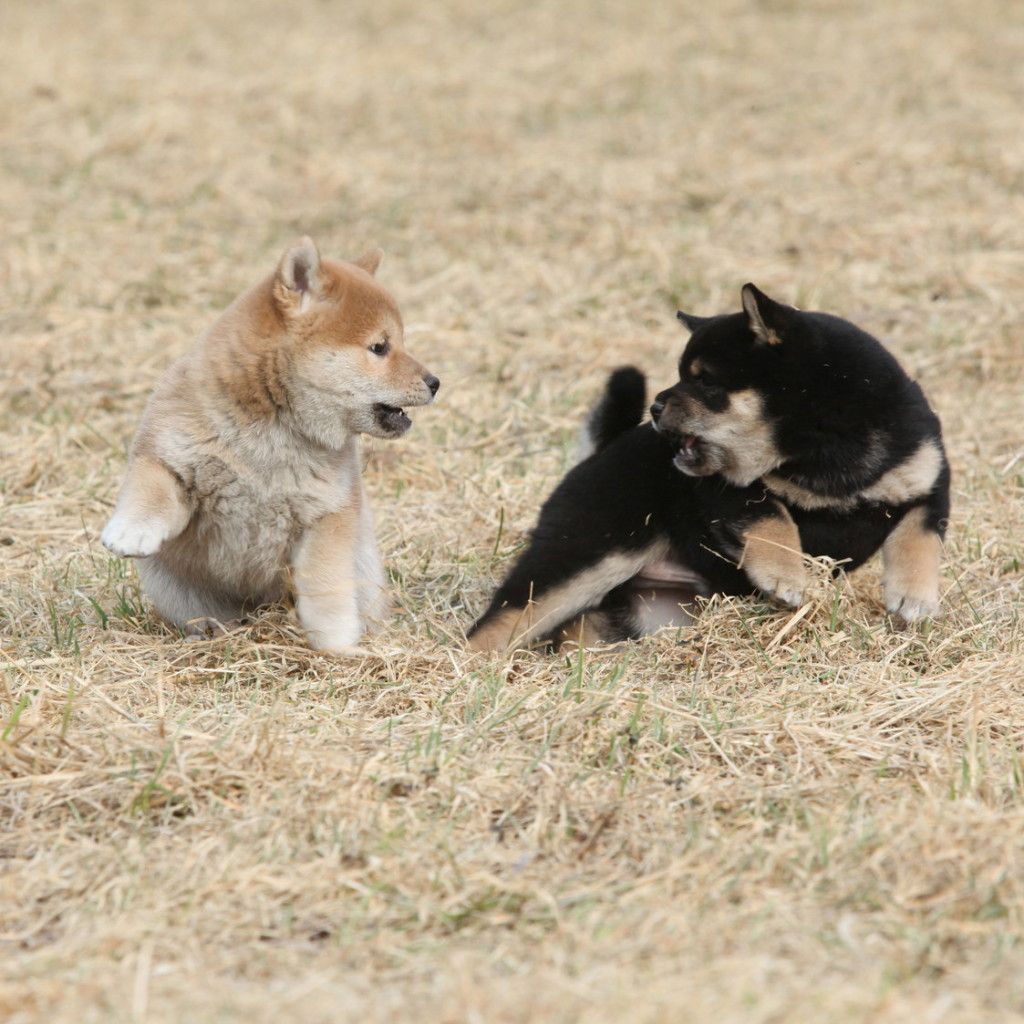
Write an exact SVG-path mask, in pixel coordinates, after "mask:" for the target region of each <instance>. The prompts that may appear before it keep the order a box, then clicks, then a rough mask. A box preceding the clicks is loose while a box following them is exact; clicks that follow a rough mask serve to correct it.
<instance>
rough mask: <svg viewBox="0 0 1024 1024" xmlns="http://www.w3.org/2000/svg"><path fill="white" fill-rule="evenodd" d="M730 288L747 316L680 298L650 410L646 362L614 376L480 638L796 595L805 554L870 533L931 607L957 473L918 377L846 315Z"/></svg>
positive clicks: (911, 593)
mask: <svg viewBox="0 0 1024 1024" xmlns="http://www.w3.org/2000/svg"><path fill="white" fill-rule="evenodd" d="M741 298H742V307H743V311H742V312H740V313H733V314H729V315H723V316H714V317H706V318H705V317H695V316H691V315H689V314H686V313H680V314H679V319H680V320H681V321H682V323H683V324H684V325H685V326H686V327H687V328H688V329H689V330H690V331H691V332H692V336H691V338H690V341H689V343H688V344H687V346H686V349H685V351H684V352H683V355H682V358H681V360H680V362H679V382H678V383H677V384H676V385H674V386H673V387H671V388H668V389H667V390H665V391H662V392H661V393H660V394H659V395H658V396H657V397H656V398H655V401H654V403H653V405H652V406H651V422H650V423H647V424H644V425H640V426H638V425H637V424H639V422H640V420H641V418H642V416H643V405H644V391H645V382H644V378H643V376H642V375H641V374H640V373H639V372H638V371H637V370H635V369H632V368H627V369H624V370H619V371H617V372H616V373H615V374H613V375H612V377H611V379H610V381H609V385H608V389H607V392H606V395H605V397H604V399H603V401H602V403H601V404H600V405H599V406H598V408H597V409H596V410H595V412H594V414H593V415H592V416H591V419H590V423H589V434H590V439H591V443H592V447H593V448H594V449H595V451H594V452H593V454H591V455H590V456H589V457H588V458H586V459H584V461H583V462H581V463H580V464H579V465H577V466H576V467H575V468H574V469H572V470H571V471H570V472H569V474H568V475H567V476H566V477H565V479H564V480H563V481H562V483H561V484H560V485H559V486H558V488H557V489H556V490H555V492H554V493H553V494H552V495H551V497H550V498H549V499H548V501H547V502H546V504H545V505H544V507H543V508H542V509H541V513H540V519H539V522H538V523H537V526H536V528H535V530H534V532H533V535H532V538H531V541H530V544H529V546H528V548H527V550H526V551H525V552H524V553H523V555H522V556H521V557H520V559H519V560H518V562H517V563H516V565H515V566H514V567H513V569H512V571H511V572H510V574H509V576H508V578H507V579H506V580H505V582H504V583H503V584H502V585H501V587H500V588H499V589H498V592H497V593H496V594H495V596H494V599H493V601H492V602H491V605H490V607H489V608H488V609H487V611H486V612H485V613H484V615H483V616H482V617H481V618H480V620H479V621H478V622H477V623H476V625H475V626H474V627H473V629H472V630H471V631H470V634H469V644H470V646H471V647H472V648H475V649H477V650H493V649H504V648H506V647H508V646H514V645H517V644H525V643H529V642H530V641H532V640H534V639H537V638H543V639H546V640H548V641H555V642H557V641H558V640H559V639H577V638H582V639H583V641H584V642H597V641H602V640H603V641H608V640H616V639H623V638H627V637H636V636H641V635H643V634H645V633H648V632H651V631H652V630H653V629H656V628H659V626H661V625H666V624H669V623H681V622H685V621H686V619H687V616H686V614H685V609H684V608H682V607H681V605H685V603H686V602H687V601H688V600H692V599H693V598H694V597H695V596H697V595H707V594H711V593H725V594H747V593H751V592H754V591H760V592H761V593H763V594H766V595H768V596H770V597H772V598H774V599H776V600H778V601H780V602H782V603H783V604H787V605H797V604H799V603H800V602H801V601H802V598H803V592H804V588H805V586H806V578H805V571H804V565H803V559H804V555H805V554H808V555H812V556H822V555H824V556H828V557H830V558H832V559H835V560H836V561H837V562H841V563H843V566H844V568H846V569H855V568H857V567H858V566H859V565H861V564H863V563H864V562H865V561H866V560H867V559H868V558H870V557H871V555H873V554H874V553H875V552H876V551H877V550H878V549H879V548H881V550H882V556H883V560H884V563H885V569H884V577H883V583H884V591H885V603H886V607H887V609H888V610H889V611H890V612H892V613H893V614H894V615H897V616H899V617H900V618H902V619H903V620H904V621H907V622H913V621H915V620H917V619H920V618H923V617H926V616H931V615H934V614H935V613H936V612H937V610H938V602H939V594H938V586H939V565H940V555H941V549H942V539H943V536H944V534H945V530H946V526H947V522H948V517H949V483H950V473H949V465H948V462H947V460H946V454H945V449H944V447H943V443H942V432H941V428H940V425H939V420H938V418H937V417H936V415H935V414H934V412H932V410H931V408H930V407H929V405H928V402H927V400H926V399H925V397H924V394H923V393H922V391H921V389H920V387H919V386H918V385H917V384H916V383H915V382H914V381H912V380H911V379H910V378H909V377H908V376H907V375H906V373H905V372H904V371H903V370H902V368H901V367H900V365H899V364H898V363H897V361H896V359H895V358H894V357H893V356H892V355H891V354H890V353H889V352H888V351H887V350H886V349H885V348H884V347H883V346H882V345H881V344H880V343H879V342H878V341H877V340H875V339H874V338H873V337H871V336H870V335H869V334H867V333H865V332H864V331H862V330H860V329H859V328H857V327H855V326H854V325H853V324H851V323H849V322H847V321H845V320H842V319H840V318H839V317H835V316H830V315H828V314H825V313H805V312H802V311H800V310H798V309H796V308H794V307H792V306H786V305H783V304H781V303H779V302H775V301H774V300H772V299H770V298H769V297H768V296H766V295H765V294H763V293H762V292H761V291H759V290H758V289H757V288H755V287H754V286H753V285H752V284H748V285H746V286H745V287H744V288H743V290H742V296H741ZM673 606H674V607H673ZM580 613H585V618H584V619H583V620H580V619H578V618H576V617H577V616H578V615H580Z"/></svg>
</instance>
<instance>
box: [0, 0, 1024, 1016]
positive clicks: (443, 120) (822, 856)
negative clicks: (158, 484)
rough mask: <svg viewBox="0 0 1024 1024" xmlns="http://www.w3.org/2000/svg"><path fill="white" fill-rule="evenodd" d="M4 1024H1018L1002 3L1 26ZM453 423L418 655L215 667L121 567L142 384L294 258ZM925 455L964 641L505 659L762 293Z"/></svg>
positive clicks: (551, 0) (1019, 853) (1014, 576)
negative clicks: (688, 348)
mask: <svg viewBox="0 0 1024 1024" xmlns="http://www.w3.org/2000/svg"><path fill="white" fill-rule="evenodd" d="M0 28H2V30H3V38H4V61H3V68H2V70H0V99H2V104H0V131H2V135H0V216H2V223H3V238H2V263H0V273H2V286H0V287H2V295H3V304H2V309H0V345H2V364H0V374H2V382H3V404H2V411H0V451H2V456H3V457H2V468H0V517H2V518H0V565H2V575H3V578H2V583H0V587H2V590H0V630H2V633H0V635H2V648H0V661H2V675H0V701H2V705H3V711H2V719H3V721H2V723H0V736H2V740H0V811H2V816H3V817H2V821H3V824H2V831H0V858H2V859H0V881H2V889H0V908H2V910H0V940H2V943H3V959H2V978H3V981H2V985H3V987H2V988H0V1016H2V1017H5V1018H6V1019H7V1020H13V1021H19V1022H24V1021H34V1020H46V1021H48V1022H52V1021H75V1022H80V1021H101V1020H102V1021H108V1020H110V1021H129V1020H132V1021H143V1020H145V1021H247V1022H248V1021H271V1020H283V1019H286V1020H297V1021H298V1020H301V1021H338V1020H380V1021H386V1020H408V1019H413V1018H415V1019H420V1020H445V1021H464V1020H466V1021H526V1020H564V1021H579V1022H597V1021H644V1022H653V1021H669V1020H671V1021H711V1020H715V1021H740V1020H743V1021H757V1022H769V1021H786V1022H789V1021H824V1020H828V1021H915V1022H916V1021H943V1022H954V1021H955V1022H972V1024H973V1022H977V1021H981V1020H985V1021H1001V1020H1018V1019H1021V1017H1022V1014H1024V955H1022V946H1021V937H1022V925H1024V920H1022V919H1024V767H1022V756H1024V755H1022V751H1024V725H1022V721H1024V693H1022V684H1021V677H1022V675H1024V645H1022V627H1021V623H1020V602H1021V596H1022V595H1021V590H1022V573H1021V564H1022V561H1024V552H1022V540H1021V538H1022V536H1024V501H1022V499H1024V448H1022V441H1021V414H1022V396H1024V363H1022V342H1024V331H1022V326H1021V323H1022V317H1021V314H1022V309H1024V201H1022V198H1021V196H1022V186H1024V131H1022V130H1021V129H1022V122H1021V111H1022V109H1024V62H1022V61H1021V59H1020V54H1021V53H1022V52H1024V20H1022V13H1021V11H1020V8H1019V5H1018V4H1015V3H1013V2H1012V0H1006V2H1002V3H999V2H994V0H985V2H972V3H967V2H963V3H960V2H950V3H946V4H933V3H929V2H927V0H919V2H910V0H907V2H902V3H891V4H883V3H880V2H879V3H856V2H853V0H846V2H844V0H835V2H820V3H811V2H808V3H797V2H786V0H772V2H769V0H765V2H762V3H739V2H735V0H734V2H728V3H722V4H693V5H673V4H667V3H666V4H654V3H650V4H648V3H642V4H633V5H622V6H621V8H614V7H613V6H612V5H600V6H599V5H591V4H584V3H582V2H574V0H541V2H539V3H537V4H531V5H528V6H523V5H519V4H513V3H504V2H503V3H498V4H490V5H479V4H473V3H469V2H468V0H451V2H446V3H443V4H430V5H424V4H413V3H408V2H405V0H389V2H386V3H369V2H358V3H355V2H353V3H347V4H342V3H312V2H310V3H290V4H281V3H277V4H265V3H262V2H261V3H248V4H243V3H241V2H238V3H226V2H222V0H207V2H205V3H202V4H199V3H176V4H143V3H141V2H137V3H136V2H100V0H89V2H82V3H77V4H74V5H70V4H56V3H47V2H34V3H30V2H29V0H8V2H6V3H4V4H3V5H2V7H0ZM303 231H308V232H310V233H312V234H314V235H315V236H316V237H317V238H318V240H319V242H320V244H321V246H322V248H323V250H324V251H325V252H326V253H329V254H337V255H341V254H346V253H347V254H354V253H357V252H359V251H361V249H362V248H364V247H365V246H367V245H368V244H372V243H379V244H381V245H383V246H384V247H385V249H386V250H387V251H388V253H389V260H388V262H387V263H386V264H385V268H384V271H383V274H384V278H385V280H386V281H387V282H388V283H389V284H390V285H391V286H392V287H393V288H394V290H395V291H396V293H397V295H398V296H399V297H400V299H401V301H402V304H403V307H404V309H405V312H406V317H407V320H408V321H409V323H410V324H411V325H412V327H413V328H414V333H413V335H412V338H411V344H412V347H413V348H414V349H415V351H416V352H417V353H418V354H419V355H421V356H422V357H423V359H424V361H425V362H427V363H428V365H430V366H431V368H432V369H434V370H435V371H436V372H437V373H438V374H439V375H440V376H441V377H442V378H443V379H444V382H445V387H444V390H443V391H442V393H441V398H442V401H441V402H440V404H439V405H438V406H437V407H435V408H433V409H430V410H426V411H423V412H422V413H421V415H419V416H418V418H417V423H416V428H415V430H414V432H413V433H412V434H411V435H410V436H409V437H408V438H407V439H405V440H403V441H402V442H400V443H398V444H395V445H391V446H386V445H376V446H375V447H374V448H373V451H372V453H371V456H370V463H369V468H368V478H369V482H370V486H371V488H372V491H373V493H374V496H375V503H376V507H377V510H378V516H379V520H380V530H381V535H382V542H383V547H384V550H385V552H386V556H387V561H388V564H389V566H390V569H391V571H392V573H393V577H394V584H395V592H396V595H397V598H398V601H399V602H400V605H401V614H400V615H399V617H398V619H397V621H396V622H395V624H394V628H393V629H392V630H391V631H389V633H388V634H387V635H386V636H385V637H383V638H381V639H379V640H377V641H376V642H374V643H373V645H372V647H373V652H374V653H373V656H372V657H369V658H367V659H365V660H364V661H362V662H354V663H352V662H350V663H337V662H334V661H331V660H329V659H327V658H322V657H318V656H315V655H313V654H311V653H310V652H309V651H307V650H306V649H305V648H304V647H303V646H302V644H301V642H300V637H299V635H298V634H297V632H296V630H295V629H294V627H293V626H292V625H291V624H290V623H289V621H288V619H287V617H286V615H285V614H284V613H283V612H275V611H272V612H270V613H268V614H267V615H266V616H264V617H263V618H261V619H260V621H259V622H258V624H257V625H255V626H253V627H252V628H251V629H248V630H247V631H245V632H243V633H241V634H239V635H234V636H231V637H228V638H222V639H218V640H215V641H211V642H209V643H199V644H185V643H182V642H180V641H179V640H177V639H175V638H173V637H172V636H170V635H169V634H167V633H166V632H164V631H163V630H161V629H160V628H159V627H158V626H157V625H155V624H154V623H153V621H152V620H151V619H150V618H148V617H147V615H146V614H145V612H144V610H141V609H140V604H139V598H138V593H137V590H136V586H135V582H134V576H133V574H132V571H131V569H130V567H126V566H125V565H124V564H123V563H121V562H119V561H117V560H115V559H112V558H110V557H109V556H108V555H107V554H106V553H105V552H104V550H103V549H102V548H101V547H100V545H99V544H98V542H97V535H98V532H99V529H100V528H101V526H102V524H103V522H104V519H105V517H106V515H107V513H108V511H109V509H110V507H111V501H112V498H113V495H114V493H115V489H116V485H117V482H118V477H119V474H120V472H121V470H122V466H123V453H124V450H125V445H126V443H127V441H128V439H129V438H130V436H131V433H132V431H133V428H134V424H135V422H136V419H137V417H138V415H139V412H140V410H141V407H142V403H143V401H144V399H145V396H146V394H147V391H148V389H149V388H150V386H151V385H152V383H153V381H154V380H155V378H156V377H157V375H158V374H159V372H160V371H161V369H162V368H163V367H164V366H165V365H166V364H167V362H168V360H169V359H170V358H171V357H172V356H173V355H175V354H176V353H178V352H181V351H182V350H183V349H184V348H185V347H186V346H187V345H189V344H190V341H191V339H192V338H193V336H194V335H195V333H196V332H197V331H198V330H199V329H201V328H202V327H203V326H204V325H205V324H207V323H208V322H209V321H210V319H211V318H212V317H213V316H214V315H215V314H216V312H217V311H218V310H219V309H220V308H221V307H222V306H223V305H224V303H225V302H226V301H227V300H228V299H229V298H230V297H232V296H233V295H234V294H235V293H236V292H237V291H238V290H239V289H241V288H242V287H244V286H245V285H246V284H248V283H249V282H250V281H251V280H252V279H253V278H254V277H255V276H256V275H258V274H261V273H263V272H264V271H265V270H266V268H267V267H269V266H271V265H272V263H273V261H274V260H275V259H276V257H277V254H278V252H279V250H280V249H281V248H282V246H283V245H284V244H285V243H286V242H288V241H289V240H290V239H291V238H292V237H293V236H295V235H297V234H299V233H301V232H303ZM747 279H753V280H755V281H757V282H758V283H759V284H761V285H762V286H764V287H765V288H768V289H770V290H774V291H776V292H778V294H779V295H780V296H783V297H789V298H791V299H792V300H794V301H796V302H798V303H799V304H800V305H803V306H818V307H824V308H828V309H830V310H834V311H835V312H838V313H842V314H845V315H847V316H849V317H852V318H854V319H856V320H858V321H860V322H861V323H863V324H864V325H865V326H867V327H869V328H871V329H873V330H875V331H877V332H878V333H880V334H881V335H883V336H884V337H886V338H887V339H889V340H890V341H891V343H892V345H893V346H894V348H895V349H896V350H897V351H898V352H899V353H900V355H901V356H902V358H903V359H904V360H905V362H906V363H907V365H908V366H909V367H910V368H911V369H912V370H913V371H914V372H915V373H916V374H917V375H918V376H919V377H920V379H921V380H922V382H923V383H924V385H925V386H926V388H927V389H928V391H929V393H930V394H931V395H932V396H933V398H934V401H935V403H936V405H937V407H938V408H939V410H940V412H941V414H942V415H943V417H944V422H945V426H946V432H947V435H948V440H949V448H950V453H951V457H952V460H953V465H954V471H955V521H954V525H953V529H952V533H951V537H950V542H949V547H948V565H947V568H946V571H945V576H944V581H945V583H944V590H945V591H946V605H947V609H948V612H947V615H946V617H945V618H944V619H943V620H942V621H941V622H939V623H937V624H935V625H933V626H931V627H926V628H924V629H922V630H920V631H917V632H900V631H895V630H893V629H892V628H890V626H889V625H888V624H887V623H886V622H885V621H884V619H883V616H882V609H881V606H880V603H879V601H878V596H877V593H878V592H877V583H878V580H877V571H876V570H875V569H873V568H872V569H868V570H865V571H864V572H863V573H862V574H860V575H858V576H857V577H856V578H855V579H854V580H853V581H852V586H851V587H847V588H843V587H833V586H832V585H831V584H829V583H827V582H824V581H822V582H821V583H820V584H819V586H818V588H817V590H816V592H815V599H814V602H813V606H812V608H811V609H810V610H809V612H808V613H807V614H806V615H805V616H804V617H803V618H801V619H799V620H798V621H793V619H792V616H791V614H789V613H786V612H780V611H777V610H775V609H773V608H770V607H768V606H766V605H763V604H760V603H758V602H754V601H747V602H735V603H729V602H725V603H720V604H713V605H712V606H711V607H709V608H708V610H707V611H706V613H705V614H704V615H703V617H702V618H701V620H700V622H699V626H698V629H697V633H696V635H695V636H683V637H680V638H677V637H673V636H663V637H659V638H656V639H654V640H651V641H649V642H644V643H641V644H636V645H631V646H628V647H627V648H624V649H621V650H613V651H607V652H601V653H594V654H591V655H588V656H586V657H584V658H581V659H577V658H569V659H566V658H546V657H541V656H538V655H519V656H516V657H515V658H514V659H513V660H512V661H511V662H508V663H507V662H505V661H502V660H500V659H496V660H484V659H480V660H474V659H471V658H469V657H467V656H465V655H463V654H462V653H461V651H460V640H461V636H462V630H463V629H464V628H465V627H466V625H467V624H468V622H469V621H470V620H471V618H472V615H473V614H474V612H476V611H478V610H479V609H480V607H481V605H482V603H483V602H484V600H485V598H486V595H487V592H488V588H489V587H491V586H492V585H493V582H494V580H495V579H496V578H497V576H498V575H499V574H500V572H501V570H502V567H503V566H504V565H505V564H506V562H507V561H508V558H509V557H510V556H511V554H512V553H513V552H514V551H515V550H516V548H517V546H518V545H519V543H520V542H521V539H522V537H523V533H524V530H525V529H526V528H527V527H528V526H529V524H530V522H531V520H532V518H533V516H534V513H535V511H536V509H537V506H538V502H539V500H540V498H541V497H542V496H543V494H544V493H545V492H546V491H547V490H548V489H549V488H550V487H551V486H552V485H553V483H554V482H555V480H556V479H557V478H558V476H559V475H560V473H561V472H562V470H563V468H564V466H565V465H566V460H567V457H568V451H569V448H570V446H571V442H572V438H573V436H574V434H575V430H576V427H577V424H578V423H579V421H580V417H581V415H582V412H583V410H584V408H585V407H586V406H587V405H588V403H589V402H590V401H591V400H592V398H593V396H594V394H595V393H596V391H597V389H598V387H599V386H600V381H601V378H602V375H603V374H604V373H605V371H607V370H608V369H609V368H611V367H612V366H614V365H617V364H619V363H621V362H623V361H626V360H635V361H637V362H639V363H641V364H642V365H644V366H645V367H646V368H647V369H648V370H649V371H650V372H651V373H652V375H653V377H654V379H655V380H656V381H657V380H660V381H668V380H670V379H671V378H672V375H673V365H674V360H675V357H676V354H677V352H678V349H679V347H680V344H681V341H682V338H681V335H680V333H679V332H678V330H677V329H676V328H675V326H674V323H673V320H672V316H671V314H672V311H673V309H674V308H675V304H676V303H677V302H678V303H680V304H683V305H685V306H686V307H688V308H691V309H693V310H694V311H695V312H698V313H707V312H713V311H717V310H721V309H726V308H732V307H735V305H736V299H737V289H738V287H739V285H740V284H741V283H742V282H743V281H745V280H747Z"/></svg>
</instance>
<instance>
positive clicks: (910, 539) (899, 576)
mask: <svg viewBox="0 0 1024 1024" xmlns="http://www.w3.org/2000/svg"><path fill="white" fill-rule="evenodd" d="M925 517H926V510H925V509H923V508H915V509H911V510H910V511H909V512H908V513H907V514H906V515H905V516H904V517H903V518H902V519H901V520H900V521H899V523H898V524H897V525H896V529H895V530H893V531H892V533H890V534H889V536H888V537H887V538H886V540H885V544H883V545H882V560H883V562H884V564H885V570H884V573H883V575H882V587H883V590H884V592H885V607H886V609H887V610H888V611H890V612H891V613H892V614H893V615H898V616H899V617H900V618H901V619H903V621H904V622H916V621H917V620H918V619H925V618H931V617H933V616H935V615H937V614H938V611H939V567H940V564H941V562H942V538H941V537H940V536H939V535H938V534H937V533H936V532H935V531H934V530H931V529H929V528H928V527H927V526H926V525H925Z"/></svg>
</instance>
